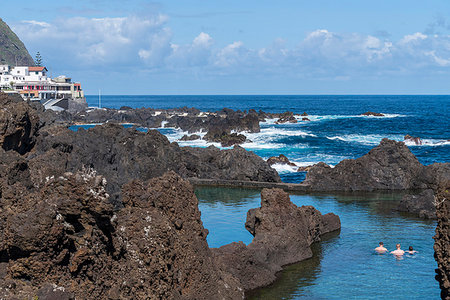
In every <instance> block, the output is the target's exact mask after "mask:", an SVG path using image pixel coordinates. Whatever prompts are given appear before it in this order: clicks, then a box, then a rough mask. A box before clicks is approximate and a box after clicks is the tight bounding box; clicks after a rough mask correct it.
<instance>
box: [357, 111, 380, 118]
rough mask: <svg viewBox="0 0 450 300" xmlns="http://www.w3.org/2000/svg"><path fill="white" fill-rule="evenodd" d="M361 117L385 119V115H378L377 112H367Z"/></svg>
mask: <svg viewBox="0 0 450 300" xmlns="http://www.w3.org/2000/svg"><path fill="white" fill-rule="evenodd" d="M361 116H374V117H384V115H383V114H382V113H376V112H373V111H368V112H365V113H363V114H361Z"/></svg>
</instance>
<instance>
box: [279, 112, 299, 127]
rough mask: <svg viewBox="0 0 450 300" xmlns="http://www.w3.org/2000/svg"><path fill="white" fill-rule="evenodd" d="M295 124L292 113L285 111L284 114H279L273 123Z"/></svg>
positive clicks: (295, 120)
mask: <svg viewBox="0 0 450 300" xmlns="http://www.w3.org/2000/svg"><path fill="white" fill-rule="evenodd" d="M288 122H289V123H297V119H296V118H295V117H294V113H293V112H292V111H287V112H285V113H282V114H280V116H279V119H278V120H277V121H276V122H275V124H282V123H288Z"/></svg>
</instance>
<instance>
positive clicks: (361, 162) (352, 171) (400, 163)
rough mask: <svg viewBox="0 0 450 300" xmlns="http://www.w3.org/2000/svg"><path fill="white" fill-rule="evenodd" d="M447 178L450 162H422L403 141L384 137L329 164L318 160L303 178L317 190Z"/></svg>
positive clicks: (419, 185) (419, 184)
mask: <svg viewBox="0 0 450 300" xmlns="http://www.w3.org/2000/svg"><path fill="white" fill-rule="evenodd" d="M446 178H450V164H449V163H436V164H432V165H429V166H424V165H422V164H421V163H420V162H419V161H418V160H417V158H416V157H415V156H414V155H413V154H412V153H411V151H410V150H409V149H408V147H407V146H406V145H405V144H404V143H403V142H396V141H392V140H389V139H383V140H382V141H381V143H380V144H379V145H378V146H377V147H375V148H373V149H372V150H370V152H369V153H368V154H366V155H364V156H362V157H360V158H357V159H345V160H343V161H341V162H340V163H339V164H337V165H336V166H335V167H334V168H331V167H330V166H328V165H327V164H325V163H323V162H321V163H318V164H316V165H314V166H313V167H311V169H310V170H309V172H308V173H307V174H306V179H305V181H304V182H303V183H304V184H306V185H309V186H310V187H311V189H312V190H316V191H373V190H408V189H427V188H431V189H435V188H436V185H437V184H438V183H439V182H441V181H442V180H445V179H446Z"/></svg>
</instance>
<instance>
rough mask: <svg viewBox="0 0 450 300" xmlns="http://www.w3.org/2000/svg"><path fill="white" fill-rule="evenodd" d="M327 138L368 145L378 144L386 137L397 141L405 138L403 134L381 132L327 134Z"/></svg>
mask: <svg viewBox="0 0 450 300" xmlns="http://www.w3.org/2000/svg"><path fill="white" fill-rule="evenodd" d="M326 138H327V139H329V140H339V141H343V142H350V143H359V144H363V145H368V146H371V145H378V144H379V143H380V142H381V140H382V139H384V138H388V139H391V140H396V141H401V140H403V136H401V135H381V134H368V135H359V134H347V135H342V136H331V137H328V136H327V137H326Z"/></svg>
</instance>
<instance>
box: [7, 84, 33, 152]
mask: <svg viewBox="0 0 450 300" xmlns="http://www.w3.org/2000/svg"><path fill="white" fill-rule="evenodd" d="M19 97H20V96H19ZM0 106H1V108H2V109H1V110H0V146H1V147H2V148H3V149H4V150H15V151H17V152H19V153H20V154H24V153H26V152H28V151H30V150H31V148H32V147H33V146H34V143H35V137H34V135H35V134H36V131H37V130H38V128H39V117H38V116H37V114H36V112H35V110H33V109H32V108H31V107H30V106H29V105H28V104H27V103H26V102H24V101H23V100H18V99H16V98H12V97H9V96H7V95H6V94H4V93H1V92H0Z"/></svg>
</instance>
